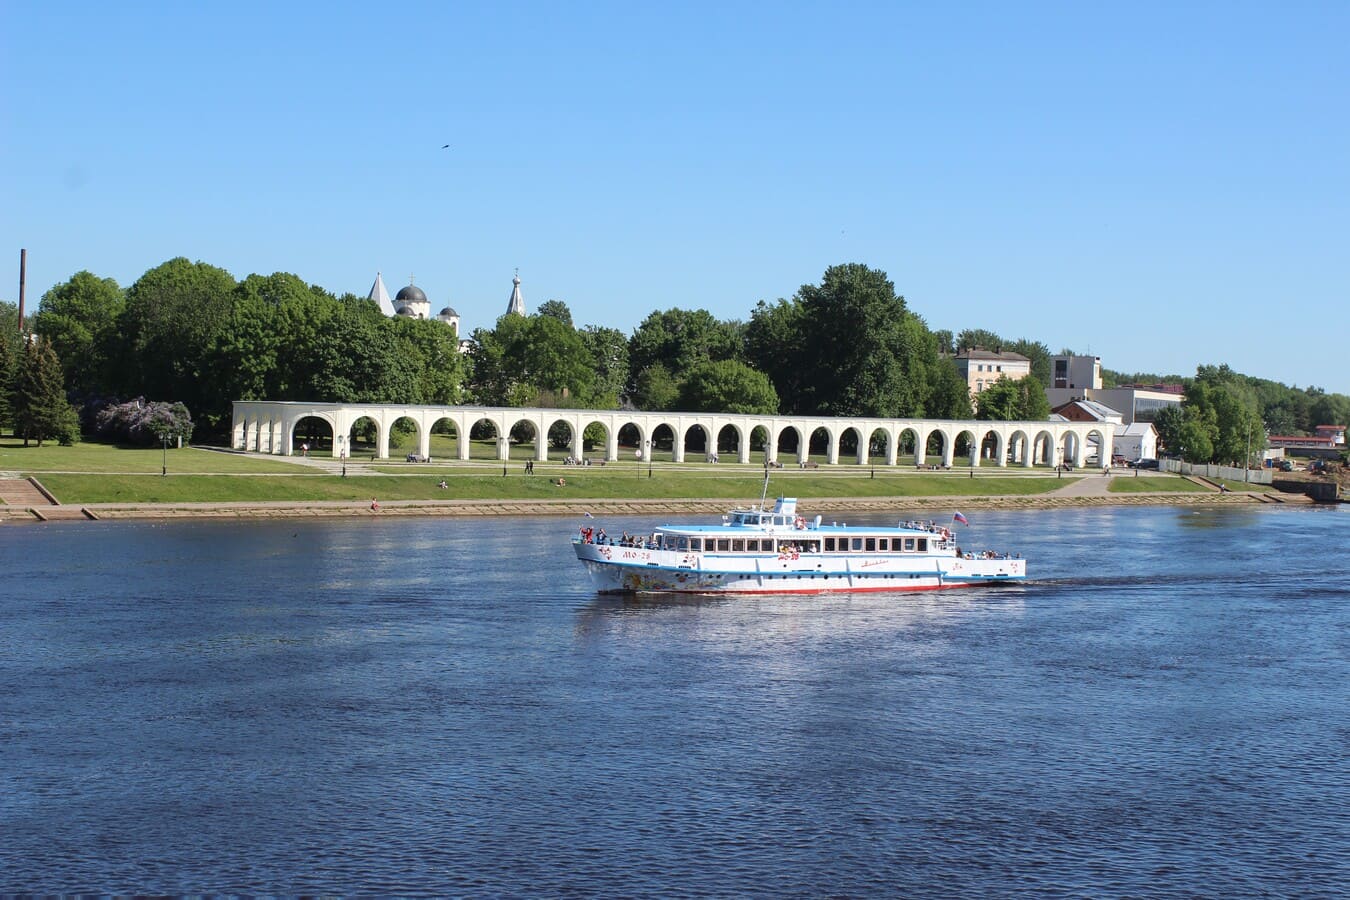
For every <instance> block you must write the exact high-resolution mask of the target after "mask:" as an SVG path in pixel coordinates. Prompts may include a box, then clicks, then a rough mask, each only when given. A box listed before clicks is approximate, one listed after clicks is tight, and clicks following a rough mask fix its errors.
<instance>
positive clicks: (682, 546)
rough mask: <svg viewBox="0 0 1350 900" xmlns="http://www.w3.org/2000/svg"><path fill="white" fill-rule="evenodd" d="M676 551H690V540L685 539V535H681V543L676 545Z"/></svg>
mask: <svg viewBox="0 0 1350 900" xmlns="http://www.w3.org/2000/svg"><path fill="white" fill-rule="evenodd" d="M675 549H676V550H688V549H689V538H687V537H685V536H684V535H680V539H679V541H678V542H677V543H676V544H675Z"/></svg>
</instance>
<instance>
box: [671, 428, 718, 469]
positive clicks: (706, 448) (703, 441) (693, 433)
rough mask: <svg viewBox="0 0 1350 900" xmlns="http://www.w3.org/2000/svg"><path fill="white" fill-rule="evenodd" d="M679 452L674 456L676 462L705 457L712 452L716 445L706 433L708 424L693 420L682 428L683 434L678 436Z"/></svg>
mask: <svg viewBox="0 0 1350 900" xmlns="http://www.w3.org/2000/svg"><path fill="white" fill-rule="evenodd" d="M679 447H680V452H679V454H678V455H677V456H676V458H675V460H676V462H684V461H685V460H686V459H705V458H706V457H708V456H709V455H711V454H712V452H713V448H714V447H716V445H715V444H714V443H713V442H712V436H711V435H710V434H709V433H708V426H706V425H704V424H703V423H701V422H695V423H693V424H692V425H689V426H687V427H686V428H685V429H684V434H683V435H681V436H680V444H679Z"/></svg>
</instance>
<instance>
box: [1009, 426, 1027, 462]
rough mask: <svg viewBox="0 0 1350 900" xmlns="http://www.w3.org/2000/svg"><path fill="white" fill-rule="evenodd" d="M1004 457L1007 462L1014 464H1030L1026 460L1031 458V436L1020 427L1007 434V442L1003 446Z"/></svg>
mask: <svg viewBox="0 0 1350 900" xmlns="http://www.w3.org/2000/svg"><path fill="white" fill-rule="evenodd" d="M1004 458H1005V459H1006V461H1007V462H1008V463H1010V464H1012V465H1015V466H1030V465H1031V463H1030V462H1028V461H1027V460H1028V459H1030V458H1031V438H1030V437H1029V436H1028V435H1027V433H1026V432H1025V431H1024V430H1022V429H1021V428H1018V429H1017V430H1015V431H1014V432H1013V433H1012V434H1010V435H1008V443H1007V446H1006V447H1005V448H1004Z"/></svg>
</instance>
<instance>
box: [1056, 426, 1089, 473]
mask: <svg viewBox="0 0 1350 900" xmlns="http://www.w3.org/2000/svg"><path fill="white" fill-rule="evenodd" d="M1055 443H1056V449H1057V450H1058V456H1059V459H1057V460H1056V462H1059V463H1063V464H1064V465H1070V464H1072V465H1075V466H1081V465H1082V464H1083V457H1084V456H1085V455H1086V454H1085V453H1084V451H1083V441H1082V440H1081V439H1080V438H1079V437H1078V433H1077V432H1075V431H1071V430H1068V429H1066V430H1065V431H1064V433H1063V434H1061V435H1060V436H1059V440H1058V441H1056V442H1055Z"/></svg>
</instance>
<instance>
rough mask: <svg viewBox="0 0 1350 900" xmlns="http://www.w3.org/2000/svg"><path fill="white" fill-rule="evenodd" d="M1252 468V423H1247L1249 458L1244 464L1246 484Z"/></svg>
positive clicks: (1243, 470)
mask: <svg viewBox="0 0 1350 900" xmlns="http://www.w3.org/2000/svg"><path fill="white" fill-rule="evenodd" d="M1251 468H1252V423H1250V422H1248V423H1247V458H1246V459H1245V460H1243V462H1242V481H1243V483H1244V484H1245V483H1246V482H1247V479H1248V475H1249V474H1250V472H1251Z"/></svg>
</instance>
